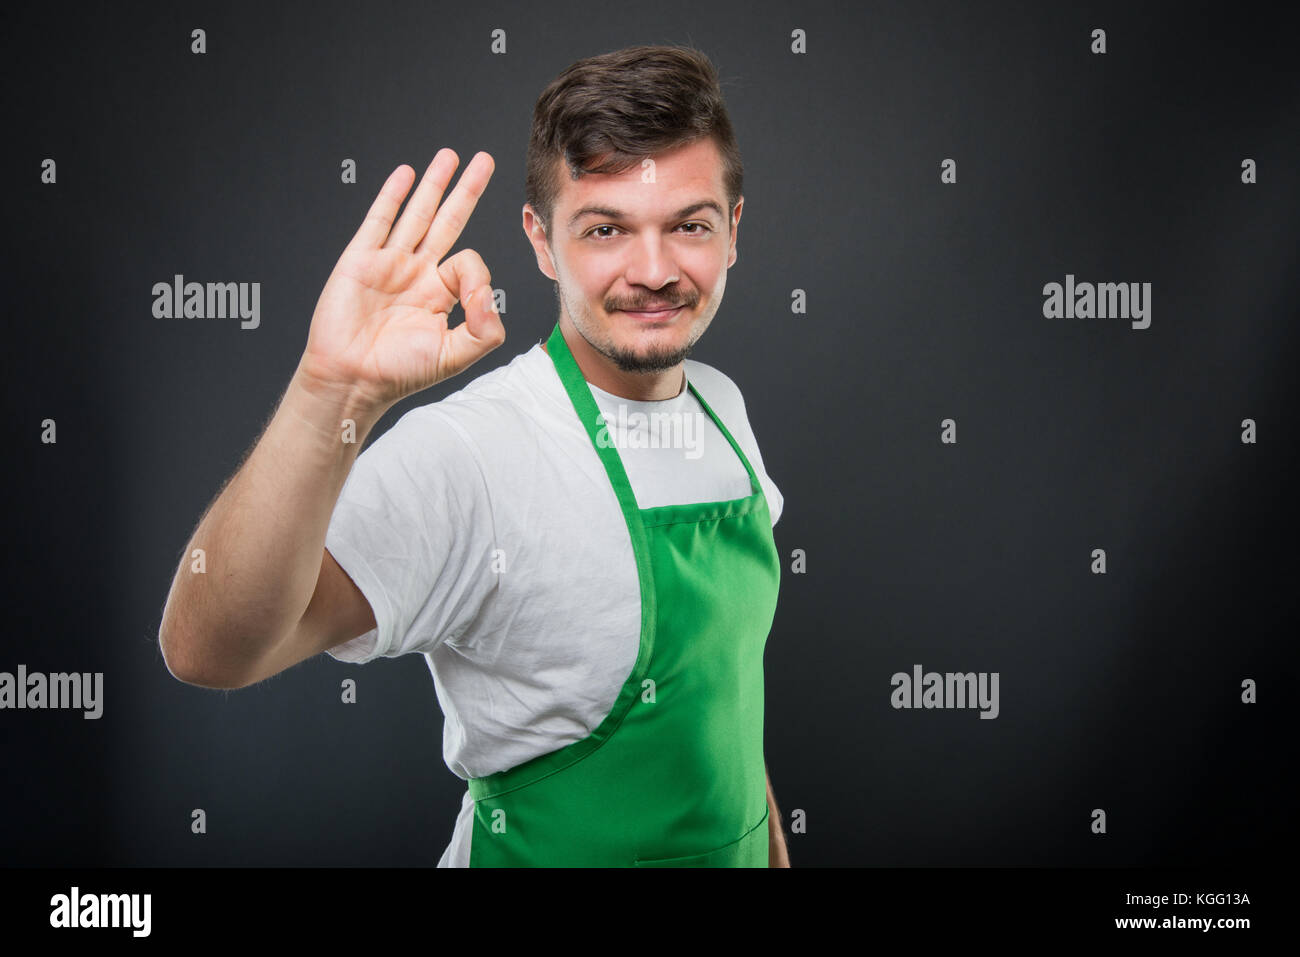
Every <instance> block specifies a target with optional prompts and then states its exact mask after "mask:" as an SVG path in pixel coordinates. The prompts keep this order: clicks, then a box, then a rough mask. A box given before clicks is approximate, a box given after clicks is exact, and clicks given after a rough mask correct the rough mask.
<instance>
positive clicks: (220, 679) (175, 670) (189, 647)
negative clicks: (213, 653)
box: [158, 624, 248, 691]
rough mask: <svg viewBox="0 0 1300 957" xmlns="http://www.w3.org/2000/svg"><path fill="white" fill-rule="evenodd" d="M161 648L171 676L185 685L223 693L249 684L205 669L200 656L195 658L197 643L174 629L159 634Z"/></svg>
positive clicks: (166, 628) (165, 628)
mask: <svg viewBox="0 0 1300 957" xmlns="http://www.w3.org/2000/svg"><path fill="white" fill-rule="evenodd" d="M158 648H159V650H160V651H161V652H162V658H163V664H164V665H166V666H167V671H168V673H169V674H170V675H171V676H172V677H173V678H175V679H176V680H177V681H180V682H183V683H184V684H187V685H193V686H194V687H196V688H211V689H214V690H219V691H233V690H234V689H236V688H243V687H245V686H246V685H247V684H248V682H244V681H238V680H236V679H235V678H234V677H233V676H231V675H222V674H218V673H216V672H214V671H213V670H212V669H211V668H210V667H205V666H203V665H202V663H201V661H200V656H198V655H197V654H195V650H194V649H195V642H193V641H192V640H190V639H189V638H188V637H186V636H185V633H184V632H182V631H180V630H179V629H177V628H176V627H175V626H174V625H173V626H171V627H168V626H167V625H165V624H164V626H163V627H162V628H160V629H159V630H158Z"/></svg>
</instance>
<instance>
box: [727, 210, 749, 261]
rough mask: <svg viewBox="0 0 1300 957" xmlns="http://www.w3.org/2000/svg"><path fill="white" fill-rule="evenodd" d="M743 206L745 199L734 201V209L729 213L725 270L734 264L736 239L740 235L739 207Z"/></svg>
mask: <svg viewBox="0 0 1300 957" xmlns="http://www.w3.org/2000/svg"><path fill="white" fill-rule="evenodd" d="M744 205H745V197H744V196H741V197H740V198H739V199H737V200H736V208H735V209H734V210H733V211H732V213H731V249H730V251H729V252H728V253H727V268H728V269H730V268H731V267H732V266H734V265H735V264H736V237H737V236H739V235H740V207H742V206H744Z"/></svg>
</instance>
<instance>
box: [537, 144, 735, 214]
mask: <svg viewBox="0 0 1300 957" xmlns="http://www.w3.org/2000/svg"><path fill="white" fill-rule="evenodd" d="M651 159H652V160H653V161H654V167H653V170H654V178H653V181H651V182H645V180H647V179H649V178H650V177H649V176H648V175H647V167H646V165H645V164H642V163H638V164H636V165H634V166H632V167H631V168H630V169H626V170H624V171H623V172H621V173H585V174H583V175H582V176H581V177H579V178H578V179H577V180H574V179H572V178H571V177H570V175H569V173H568V170H567V169H564V168H563V160H556V162H557V163H559V164H560V165H561V168H562V170H563V172H562V173H561V175H560V192H559V196H558V197H557V198H556V218H557V220H560V221H565V222H567V221H568V219H569V217H570V216H571V215H572V213H573V212H574V211H575V210H577V209H580V208H581V207H584V206H605V207H609V208H613V209H618V210H621V211H623V212H625V213H627V214H628V215H629V216H631V217H632V218H639V217H648V216H654V215H656V214H667V213H668V212H669V211H671V210H675V209H677V208H678V207H680V206H682V205H683V204H684V203H683V201H685V202H694V201H697V200H704V199H712V200H715V201H716V202H717V203H718V205H719V206H721V207H722V208H723V209H726V208H727V203H726V195H725V194H726V190H725V188H724V185H723V165H722V153H721V151H720V150H719V149H718V147H717V144H716V143H714V141H713V139H712V138H705V139H702V140H696V141H695V142H694V143H688V144H687V145H685V146H678V147H674V148H673V149H671V150H665V151H664V152H662V153H657V154H655V155H654V156H653V157H651Z"/></svg>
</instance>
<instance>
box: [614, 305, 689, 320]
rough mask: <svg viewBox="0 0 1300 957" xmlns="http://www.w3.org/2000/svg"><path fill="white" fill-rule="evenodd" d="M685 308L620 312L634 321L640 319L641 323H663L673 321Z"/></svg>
mask: <svg viewBox="0 0 1300 957" xmlns="http://www.w3.org/2000/svg"><path fill="white" fill-rule="evenodd" d="M684 308H685V307H684V306H672V307H670V308H667V309H638V310H635V311H633V310H630V309H620V310H618V311H619V312H621V313H623V314H624V315H625V316H631V317H632V318H633V319H638V320H640V321H641V322H662V321H664V320H665V319H672V318H673V317H674V316H676V315H677V314H678V313H679V312H681V311H682V309H684Z"/></svg>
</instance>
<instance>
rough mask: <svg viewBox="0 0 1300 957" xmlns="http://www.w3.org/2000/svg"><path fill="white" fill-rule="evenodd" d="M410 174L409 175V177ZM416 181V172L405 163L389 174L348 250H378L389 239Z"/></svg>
mask: <svg viewBox="0 0 1300 957" xmlns="http://www.w3.org/2000/svg"><path fill="white" fill-rule="evenodd" d="M408 174H409V175H408ZM414 181H415V170H414V169H412V168H411V167H410V166H407V165H406V164H405V163H403V164H402V165H401V166H399V167H397V169H395V170H393V171H392V172H391V173H389V174H388V179H387V180H385V181H384V185H383V187H382V188H381V189H380V190H379V195H378V196H376V197H375V201H374V202H373V203H371V205H370V211H369V212H367V213H366V218H365V219H364V220H363V221H362V223H361V228H360V229H358V230H357V232H356V235H355V236H353V237H352V241H351V242H350V243H348V245H347V248H348V249H362V248H365V249H378V248H380V247H381V246H383V245H384V240H385V239H387V238H388V231H389V230H390V229H392V228H393V219H394V218H395V217H396V216H397V211H398V210H399V209H401V208H402V200H403V199H404V198H405V197H406V194H407V192H408V191H409V190H410V189H411V183H413V182H414Z"/></svg>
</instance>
